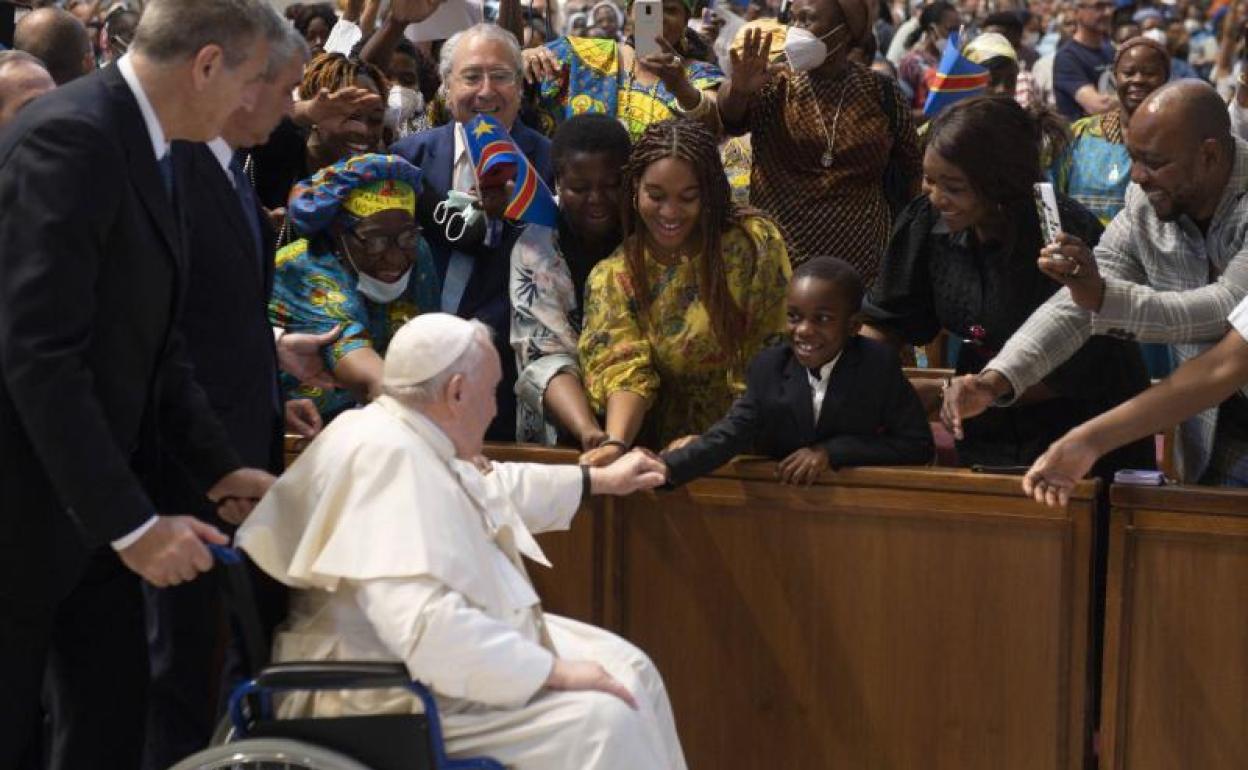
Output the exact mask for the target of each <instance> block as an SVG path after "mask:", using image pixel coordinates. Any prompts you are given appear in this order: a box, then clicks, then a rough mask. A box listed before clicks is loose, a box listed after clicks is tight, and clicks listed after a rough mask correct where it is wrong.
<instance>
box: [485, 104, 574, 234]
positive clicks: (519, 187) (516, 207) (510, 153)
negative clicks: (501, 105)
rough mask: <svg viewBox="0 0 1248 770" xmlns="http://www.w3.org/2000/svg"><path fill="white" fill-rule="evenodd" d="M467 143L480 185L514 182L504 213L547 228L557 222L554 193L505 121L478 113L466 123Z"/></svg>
mask: <svg viewBox="0 0 1248 770" xmlns="http://www.w3.org/2000/svg"><path fill="white" fill-rule="evenodd" d="M464 146H465V147H466V148H467V149H468V157H469V159H471V160H472V165H473V168H474V169H475V170H476V175H477V184H478V185H479V186H481V187H496V186H498V185H502V184H506V183H507V182H509V181H514V182H515V192H513V193H512V196H511V202H510V203H508V204H507V209H506V210H505V211H504V212H503V216H504V217H505V218H507V219H510V220H512V221H514V222H529V223H531V224H535V225H545V226H547V227H554V226H555V225H556V222H557V217H558V213H559V209H558V207H557V206H556V205H555V196H553V195H551V193H550V188H548V187H547V186H546V183H545V182H543V181H542V177H541V175H540V174H538V173H537V169H535V168H533V164H532V163H529V159H528V158H526V157H525V156H524V153H523V152H521V151H520V148H519V147H517V146H516V144H515V142H513V141H512V140H511V134H509V133H508V132H507V129H505V128H503V124H502V123H499V122H498V120H496V119H495V118H493V117H491V116H489V115H477V116H476V117H475V118H473V119H472V120H470V121H468V122H467V123H466V124H464Z"/></svg>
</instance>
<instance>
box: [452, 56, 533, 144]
mask: <svg viewBox="0 0 1248 770" xmlns="http://www.w3.org/2000/svg"><path fill="white" fill-rule="evenodd" d="M447 96H448V102H449V107H451V115H452V116H453V117H454V119H456V121H457V122H462V124H463V122H468V121H469V120H472V119H473V117H474V116H475V115H477V114H484V115H492V116H494V119H497V120H498V121H499V122H500V124H503V125H504V126H507V127H508V129H510V127H512V124H513V122H515V115H517V114H518V112H519V111H520V74H519V72H518V71H517V69H515V59H514V57H513V56H512V52H510V50H509V49H508V47H507V45H505V44H503V42H499V41H497V40H492V39H489V37H484V36H482V35H473V36H472V37H468V39H467V40H463V41H461V42H459V45H458V47H457V49H456V55H454V57H453V59H452V60H451V80H449V82H448V84H447Z"/></svg>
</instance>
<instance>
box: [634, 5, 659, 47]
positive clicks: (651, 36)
mask: <svg viewBox="0 0 1248 770" xmlns="http://www.w3.org/2000/svg"><path fill="white" fill-rule="evenodd" d="M662 36H663V0H637V2H635V3H633V49H634V50H635V51H637V56H638V57H640V58H645V57H647V56H655V55H657V54H661V53H663V49H662V48H659V42H658V40H659V38H660V37H662Z"/></svg>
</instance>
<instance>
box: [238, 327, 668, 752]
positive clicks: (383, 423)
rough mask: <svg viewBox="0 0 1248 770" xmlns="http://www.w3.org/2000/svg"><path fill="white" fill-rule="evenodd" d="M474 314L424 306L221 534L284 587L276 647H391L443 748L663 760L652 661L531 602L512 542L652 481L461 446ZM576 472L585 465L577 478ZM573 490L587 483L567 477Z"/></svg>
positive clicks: (361, 655)
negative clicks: (439, 727)
mask: <svg viewBox="0 0 1248 770" xmlns="http://www.w3.org/2000/svg"><path fill="white" fill-rule="evenodd" d="M489 334H490V332H489V329H488V327H486V326H484V325H482V324H480V323H478V322H476V321H465V320H463V319H460V318H456V317H455V316H451V315H445V314H441V313H431V314H426V315H422V316H418V317H417V318H415V319H413V320H412V321H410V322H408V323H407V324H406V325H405V326H404V327H403V328H402V329H400V330H399V332H398V333H397V334H396V335H395V336H394V338H393V339H392V341H391V342H390V347H389V351H388V353H387V355H386V360H385V369H384V378H383V392H384V394H385V395H383V396H381V397H380V398H378V399H377V400H376V401H374V402H373V403H372V404H370V405H368V406H366V407H364V408H363V409H359V410H354V411H351V412H347V413H345V414H343V415H342V416H340V417H338V418H337V419H336V420H335V421H334V422H333V423H332V424H331V425H330V426H329V427H328V428H326V430H325V431H324V432H323V433H322V434H321V435H320V436H319V437H318V438H317V439H316V440H315V441H314V442H313V443H312V444H311V446H309V447H308V449H307V450H306V451H305V452H304V453H303V455H302V456H301V457H300V458H299V460H298V461H297V462H295V463H294V464H293V465H292V466H291V467H290V469H288V470H287V471H286V473H285V474H284V475H283V476H282V477H281V479H279V480H278V482H277V483H276V484H275V485H274V486H273V488H272V489H271V490H270V492H269V493H268V495H267V496H266V497H265V498H264V499H263V500H262V501H261V502H260V504H259V505H258V506H257V507H256V509H255V510H254V511H253V512H252V514H251V516H250V517H249V518H248V519H247V521H246V522H245V523H244V524H243V525H242V527H241V528H240V529H239V530H238V535H237V543H238V545H239V547H241V548H242V549H243V550H245V551H247V553H248V554H249V555H250V556H251V558H252V559H253V560H254V561H255V562H256V564H258V565H259V566H260V567H261V568H262V569H263V570H264V571H266V572H268V573H269V574H270V575H272V576H273V577H274V578H276V579H278V580H280V581H282V582H283V583H285V584H286V585H288V586H291V587H292V588H295V589H298V590H295V591H293V592H292V597H291V609H290V616H289V618H288V619H287V621H286V623H285V624H284V625H283V626H282V627H281V628H280V629H279V630H278V633H277V635H276V637H275V638H274V649H273V658H274V660H275V661H282V660H367V659H383V660H395V659H398V660H402V661H404V662H405V663H406V665H407V669H408V671H409V672H410V673H411V675H412V677H413V678H414V679H419V680H420V681H422V682H424V683H425V684H426V685H428V686H429V687H430V688H431V689H432V690H433V691H434V693H435V694H436V695H437V697H438V700H439V704H440V706H441V708H442V709H443V728H444V731H445V736H446V742H447V750H448V753H450V755H451V756H457V755H487V756H491V757H494V758H495V759H497V760H499V761H500V762H502V763H503V764H505V765H507V766H508V767H514V768H534V769H535V770H536V769H537V768H540V769H541V770H551V769H552V768H568V770H574V769H575V770H586V768H619V769H620V770H624V769H625V768H627V769H628V770H639V769H643V770H659V769H661V768H683V767H685V760H684V757H683V755H682V753H681V749H680V742H679V739H678V738H677V736H676V725H675V722H674V720H673V718H672V710H671V705H670V704H669V703H668V699H667V693H666V691H665V690H664V688H663V681H662V679H661V678H660V677H659V673H658V671H657V670H656V669H655V667H654V664H653V663H651V662H650V660H649V659H648V658H647V657H646V656H645V654H644V653H642V652H641V651H640V650H638V649H637V648H636V647H634V646H632V645H631V644H629V643H628V642H626V641H624V640H623V639H620V638H619V637H616V636H614V635H613V634H610V633H608V632H606V631H603V630H602V629H599V628H595V627H593V626H589V625H586V624H584V623H578V622H576V621H574V620H569V619H566V618H561V617H557V616H554V615H547V614H543V612H542V610H541V607H540V605H539V603H538V597H537V594H536V593H534V591H533V586H532V585H531V584H530V582H529V580H528V576H527V574H526V572H525V569H524V565H523V563H522V561H521V558H520V557H521V555H523V556H527V557H528V558H530V559H532V560H533V561H536V562H538V563H540V564H544V565H547V566H549V563H548V562H547V561H546V558H545V556H544V555H543V554H542V550H541V548H539V547H538V545H537V542H536V541H535V540H534V539H533V537H532V535H531V534H530V533H531V532H541V531H544V530H555V529H566V528H567V527H568V526H569V525H570V524H571V520H572V516H573V515H574V514H575V513H576V510H577V508H578V507H579V504H580V502H581V498H582V496H583V495H584V494H586V493H587V492H592V493H595V494H598V493H606V494H629V493H631V492H633V491H636V490H638V489H649V488H653V487H656V486H658V485H659V484H661V483H663V476H664V474H663V465H662V464H661V463H659V462H658V461H657V460H654V459H652V458H651V457H648V456H646V455H644V454H641V453H639V452H633V453H630V454H629V455H626V456H625V457H624V458H623V459H621V460H620V461H617V462H616V463H614V464H613V465H611V466H609V467H607V468H594V469H592V470H588V471H586V470H583V469H582V468H580V467H577V466H550V465H536V464H527V463H525V464H522V463H496V464H494V465H493V466H492V468H490V469H489V470H488V472H486V473H482V471H481V470H479V469H478V466H477V465H475V464H474V462H473V459H474V458H477V457H479V455H480V453H481V449H482V446H481V445H482V441H483V438H484V436H485V429H486V426H488V425H489V424H490V420H491V419H493V417H494V413H495V404H494V391H495V389H496V388H497V386H498V383H499V380H500V378H501V368H500V366H499V361H498V355H497V354H496V353H495V352H494V347H493V345H492V344H491V342H490V337H489ZM586 473H588V474H589V475H586ZM587 488H588V489H587ZM417 710H419V702H418V701H417V700H416V699H415V698H414V697H413V696H411V695H410V694H407V693H404V692H401V691H397V690H396V691H381V692H358V693H357V692H343V693H339V692H326V693H309V694H296V695H291V696H288V697H286V699H285V700H284V701H283V703H282V704H281V707H280V711H281V712H282V714H283V715H284V716H292V715H303V716H306V715H310V714H314V715H316V716H337V715H343V714H376V713H386V712H389V713H394V712H402V711H417Z"/></svg>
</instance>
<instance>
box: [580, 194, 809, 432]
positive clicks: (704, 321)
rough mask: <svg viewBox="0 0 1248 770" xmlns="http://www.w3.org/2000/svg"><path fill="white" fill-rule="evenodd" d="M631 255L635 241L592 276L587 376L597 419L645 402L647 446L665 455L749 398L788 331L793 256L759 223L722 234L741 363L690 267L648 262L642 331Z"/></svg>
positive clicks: (583, 352) (584, 336)
mask: <svg viewBox="0 0 1248 770" xmlns="http://www.w3.org/2000/svg"><path fill="white" fill-rule="evenodd" d="M626 248H627V242H626V244H625V245H622V246H620V248H619V249H616V251H615V253H614V254H612V255H611V256H610V257H608V258H606V259H604V260H603V261H602V262H599V263H598V265H597V266H595V267H594V269H593V272H591V273H590V275H589V282H588V284H587V285H586V289H585V323H584V330H583V331H582V332H581V340H580V345H579V352H580V357H581V368H582V370H583V372H584V376H585V390H586V392H587V393H588V395H589V400H590V406H592V407H593V408H594V409H595V410H596V411H598V412H599V413H605V412H606V407H607V401H608V399H609V398H610V396H611V394H612V393H616V392H618V391H628V392H631V393H636V394H637V395H639V396H641V397H643V398H645V399H646V402H647V404H648V405H649V411H648V412H647V414H646V421H645V424H644V425H643V428H642V433H641V439H640V440H641V441H642V443H649V444H650V445H652V446H654V447H656V448H657V447H662V446H664V445H665V444H666V443H667V442H669V441H671V440H672V439H675V438H679V437H681V436H684V435H687V434H690V433H701V432H702V431H704V430H706V429H707V428H709V427H711V425H713V424H714V423H715V421H716V420H718V419H720V418H721V417H723V416H724V413H725V412H727V411H728V407H729V406H731V405H732V402H733V400H734V399H735V398H737V397H738V396H740V395H741V394H742V393H744V392H745V365H746V363H748V362H749V360H750V359H751V358H753V357H754V355H755V354H756V353H757V352H758V351H759V350H761V349H762V348H763V347H764V346H765V345H767V344H769V343H770V342H773V341H778V340H779V339H780V337H781V335H782V333H783V332H784V330H785V292H786V290H787V287H788V283H789V276H790V274H791V270H790V268H789V257H788V252H787V251H786V249H785V246H784V240H783V239H782V238H781V237H780V232H779V231H778V230H777V229H776V227H775V225H773V224H772V223H771V222H770V221H769V220H766V219H763V218H761V217H749V218H747V219H746V220H745V221H744V223H743V225H742V227H737V228H733V229H732V230H730V231H729V232H727V233H725V234H724V238H723V244H722V254H723V260H724V266H725V268H726V271H725V272H726V275H727V278H728V289H729V292H730V293H731V294H732V298H733V300H734V301H735V302H736V303H737V306H738V307H741V308H742V309H743V310H744V312H745V344H744V346H743V347H744V350H743V352H744V358H743V360H741V361H735V362H734V361H733V357H732V356H731V355H729V354H728V353H727V352H725V351H724V349H723V348H722V347H721V345H720V343H719V341H718V340H717V339H716V338H715V334H714V332H713V331H712V330H711V320H710V316H709V314H708V313H707V308H706V306H705V305H704V304H703V303H702V300H701V298H700V297H699V295H698V282H697V278H696V276H695V274H694V267H693V264H692V262H691V261H689V260H685V261H683V262H681V263H679V264H676V265H670V266H669V265H664V264H662V263H660V262H658V261H656V260H655V259H653V258H652V257H651V256H650V255H649V254H647V255H646V275H647V278H648V280H649V281H650V286H651V302H650V308H649V310H648V312H647V313H646V317H645V319H644V324H643V323H642V319H640V318H639V317H638V305H637V299H636V294H635V292H634V291H633V287H632V281H631V280H630V278H629V274H628V267H627V264H626V261H625V260H626V257H625V254H626V252H625V249H626Z"/></svg>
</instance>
